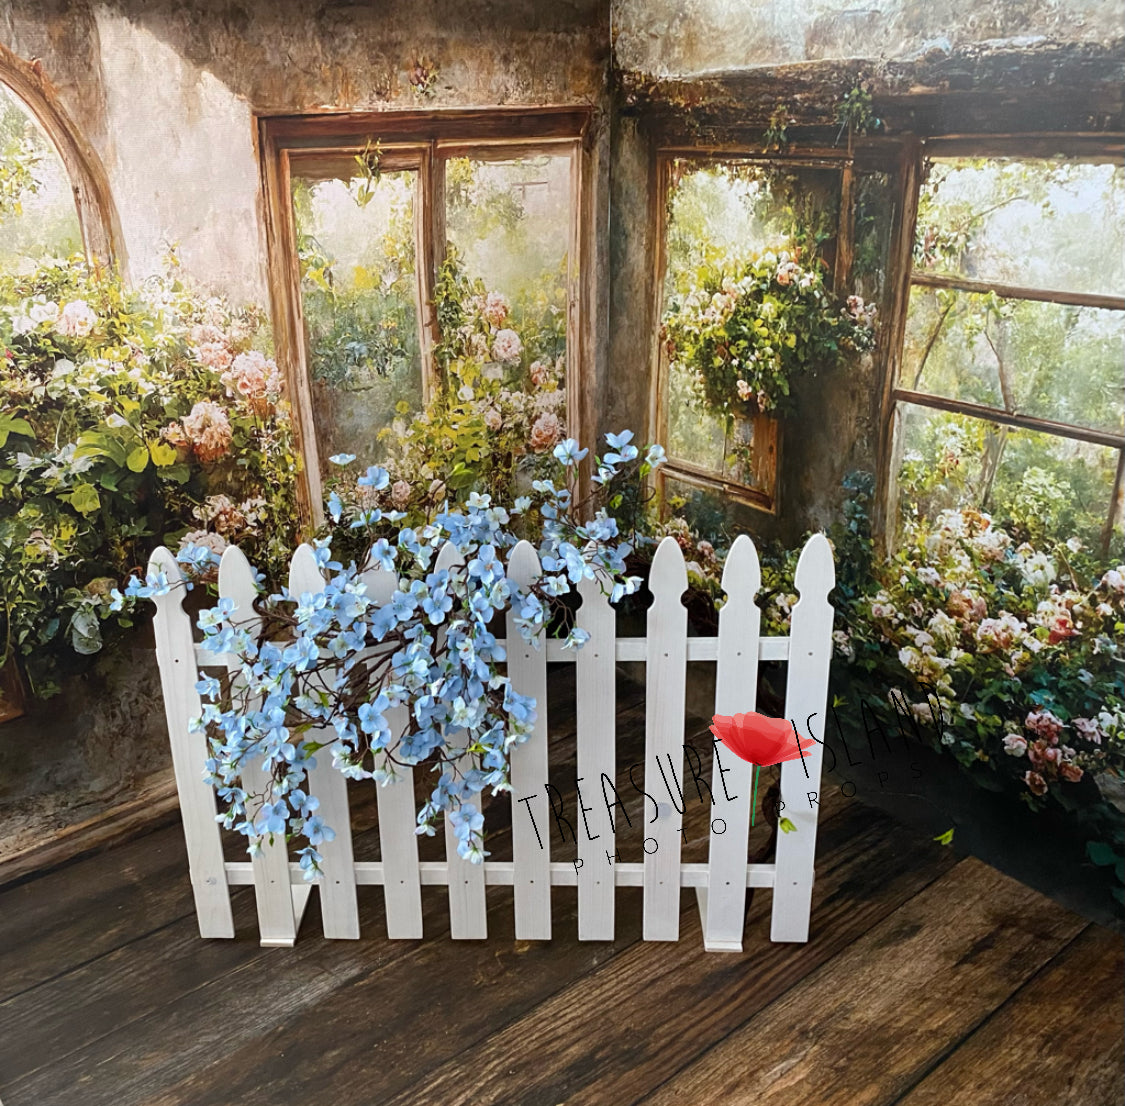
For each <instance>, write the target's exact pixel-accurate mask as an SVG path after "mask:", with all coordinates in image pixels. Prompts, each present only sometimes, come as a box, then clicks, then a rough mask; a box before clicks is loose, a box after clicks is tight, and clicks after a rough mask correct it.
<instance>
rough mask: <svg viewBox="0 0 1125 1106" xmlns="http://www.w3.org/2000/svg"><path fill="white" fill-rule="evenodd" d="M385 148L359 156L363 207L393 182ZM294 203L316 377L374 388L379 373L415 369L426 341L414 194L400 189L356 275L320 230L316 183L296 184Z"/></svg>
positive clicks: (352, 185)
mask: <svg viewBox="0 0 1125 1106" xmlns="http://www.w3.org/2000/svg"><path fill="white" fill-rule="evenodd" d="M368 145H369V146H370V144H368ZM377 149H378V147H376V150H375V151H372V150H370V149H369V148H368V149H366V150H365V151H364V153H362V154H357V155H356V157H355V161H356V163H357V175H356V176H355V177H354V178H352V180H350V181H349V183H348V191H349V192H350V194H351V197H352V199H353V200H354V201H355V203H356V205H357V206H358V207H359V208H361V209H362V208H366V207H367V206H368V204H370V203H371V201H372V200H373V199H374V198H375V195H376V189H377V188H378V186H379V184H380V182H382V181H384V180H385V179H386V178H385V177H384V176H383V174H381V172H380V171H379V161H378V153H377ZM293 201H294V207H295V209H296V216H297V218H296V222H297V257H298V262H299V265H300V271H301V282H302V286H303V288H302V290H303V295H304V298H303V307H304V315H305V322H306V325H307V326H308V331H309V339H310V341H309V349H310V354H311V357H310V360H311V364H310V366H309V369H310V374H311V376H312V379H313V380H314V381H323V382H324V383H326V384H328V385H330V386H332V387H337V388H345V389H355V388H362V387H364V386H365V385H369V382H370V380H371V378H372V377H390V376H396V375H402V374H403V373H405V372H409V371H413V370H414V369H415V366H416V363H417V355H418V339H417V314H416V310H415V306H414V300H415V288H414V241H413V225H412V204H411V197H410V193H409V191H408V190H406V189H397V190H396V191H395V192H394V193H393V195H392V199H391V204H390V209H389V212H388V219H387V223H386V229H385V230H384V232H383V234H382V235H380V236H379V237H378V240H377V242H376V243H374V245H373V248H372V249H371V250H370V251H369V256H368V257H367V258H366V263H365V264H357V265H354V266H353V267H352V268H351V270H350V272H340V271H339V270H340V265H339V263H338V261H337V260H336V259H335V258H334V257H332V256H331V255H330V254H329V252H328V251H327V250H325V249H324V247H323V246H322V245H321V243H320V241H319V239H318V237H317V235H316V230H315V227H316V219H315V217H314V214H313V206H312V186H311V185H310V184H309V182H307V181H302V180H298V181H295V182H294V186H293Z"/></svg>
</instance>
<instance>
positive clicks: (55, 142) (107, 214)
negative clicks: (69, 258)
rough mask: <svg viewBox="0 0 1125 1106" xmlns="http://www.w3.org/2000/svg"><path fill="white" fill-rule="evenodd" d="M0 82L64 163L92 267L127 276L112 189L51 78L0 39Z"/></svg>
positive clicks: (83, 243) (99, 162)
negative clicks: (105, 267)
mask: <svg viewBox="0 0 1125 1106" xmlns="http://www.w3.org/2000/svg"><path fill="white" fill-rule="evenodd" d="M0 84H3V85H4V86H5V87H6V88H7V89H9V90H10V91H11V93H12V94H13V95H14V96H15V97H16V99H18V100H19V101H20V102H21V103H22V104H23V106H24V107H25V108H26V109H27V110H28V111H29V112H30V113H31V115H32V116H33V117H34V119H35V120H36V121H37V122H38V123H39V125H40V126H41V127H42V128H43V130H44V131H45V132H46V134H47V138H48V140H49V141H50V143H51V145H52V146H53V147H54V149H55V152H56V153H57V154H58V156H59V159H60V160H61V161H62V163H63V168H64V169H65V170H66V174H67V177H68V178H69V181H70V189H71V198H72V199H73V201H74V206H75V209H76V210H77V213H78V226H79V229H80V230H81V232H82V245H83V248H84V249H85V251H86V256H87V258H88V259H89V261H90V262H91V264H93V265H94V266H98V265H100V264H108V265H116V266H117V268H118V270H119V271H120V272H121V274H122V275H123V276H125V275H126V258H125V256H124V253H123V251H122V250H121V248H120V243H121V242H122V241H123V239H122V236H121V226H120V223H119V221H118V218H117V209H116V207H115V206H114V203H113V193H112V192H111V191H110V188H109V178H108V177H107V176H106V172H105V169H104V167H103V166H102V163H101V160H100V159H99V158H98V155H97V153H96V152H95V151H94V148H93V147H92V146H91V145H90V144H89V143H88V142H86V141H85V139H83V137H82V135H81V132H80V131H79V130H78V128H77V127H76V126H75V124H74V122H73V121H72V120H71V118H70V116H69V115H68V114H67V113H66V111H65V109H64V108H63V106H62V104H61V103H60V102H59V98H58V96H57V94H56V93H55V89H54V87H53V86H52V84H51V82H50V81H49V80H48V79H47V77H45V76H44V75H43V72H42V70H41V69H40V68H39V66H38V65H33V64H30V63H28V62H26V61H24V60H23V58H21V57H20V56H19V55H18V54H14V53H13V52H12V51H11V50H9V49H8V48H7V47H6V46H4V45H3V43H0Z"/></svg>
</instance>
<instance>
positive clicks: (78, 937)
mask: <svg viewBox="0 0 1125 1106" xmlns="http://www.w3.org/2000/svg"><path fill="white" fill-rule="evenodd" d="M567 678H568V677H567V676H566V675H563V676H559V677H553V681H552V694H553V693H554V691H555V690H556V689H559V688H561V690H562V691H563V696H562V698H564V699H565V694H566V691H567V688H566V686H565V685H566V680H567ZM641 718H643V701H642V700H641V699H640V697H639V696H638V694H637V693H636V692H635V691H631V690H628V688H627V685H623V687H622V692H621V695H620V698H619V733H622V732H623V731H624V730H625V729H628V730H629V732H630V733H631V734H632V735H633V737H634V739H635V742H636V741H639V739H640V733H639V720H640V719H641ZM558 719H559V716H558V715H555V716H554V717H553V719H552V731H553V732H552V742H553V753H552V757H553V764H554V763H555V762H556V761H557V764H558V769H559V776H558V786H559V787H560V789H562V790H565V789H566V788H565V782H566V779H567V776H568V774H569V778H570V780H571V785H572V786H573V756H574V750H573V726H572V719H570V720H568V719H567V718H565V717H563V718H561V720H558ZM556 725H557V726H560V727H561V728H560V730H559V732H557V733H556V732H555V727H556ZM702 732H704V733H705V730H703V731H702ZM697 744H698V746H699V747H700V748H701V749H702V748H704V747H705V739H702V740H700V741H698V742H697ZM634 759H639V757H637V758H634ZM628 761H629V758H628V756H626V755H624V753H623V754H622V755H621V757H620V758H619V768H620V769H621V770H622V771H623V772H624V771H627V768H628ZM554 771H555V767H552V773H554ZM689 780H690V776H689ZM571 789H572V788H571ZM759 798H761V796H760V797H759ZM369 805H373V804H369ZM570 809H572V810H573V806H571V807H570ZM629 809H630V811H631V812H632V811H636V812H637V813H640V807H639V805H637V804H636V803H634V804H633V805H632V806H631V807H630V808H629ZM357 813H358V818H359V821H360V822H363V821H364V819H367V820H368V823H369V822H370V816H369V810H368V809H367V808H363V809H360V810H359V811H358V812H357ZM705 818H706V808H705V807H703V806H702V805H700V804H697V805H696V806H695V807H692V806H689V807H688V813H687V815H686V825H687V827H688V834H687V837H688V844H687V845H686V846H685V859H688V860H699V859H703V857H704V855H705V853H704V852H702V851H701V849H702V848H703V846H704V842H705V834H704V828H703V827H704V825H705V821H704V820H705ZM634 821H637V819H636V818H634ZM490 826H491V827H492V829H493V830H494V832H495V837H494V838H493V839H492V840H491V841H490V846H491V847H492V848H493V849H494V850H495V853H496V855H497V856H498V857H499V856H503V855H504V854H505V850H508V851H510V829H509V828H506V827H505V826H504V825H503V818H496V819H493V821H492V822H490ZM756 832H757V833H758V834H759V835H760V834H761V826H759V827H758V830H757V831H756ZM755 840H757V839H756V838H754V837H752V845H754V842H755ZM758 843H760V840H758ZM634 844H635V846H636V847H635V849H634V848H633V846H634ZM376 848H377V833H376V832H375V830H374V828H372V827H370V825H368V828H367V829H366V830H365V832H364V833H362V834H360V835H359V837H358V838H357V854H358V855H362V856H366V855H373V850H374V849H376ZM630 850H633V851H635V852H636V853H637V856H636V857H634V856H632V855H629V856H627V857H624V858H626V859H630V860H632V859H639V856H640V836H639V834H638V835H637V841H636V842H635V843H630V842H629V841H623V842H622V846H621V851H622V853H627V852H629V851H630ZM572 851H573V845H571V853H567V852H565V851H561V852H558V853H557V855H556V859H567V857H568V855H572ZM186 872H187V866H186V859H185V856H184V851H183V842H182V837H181V835H180V831H179V827H178V826H172V827H168V828H165V829H161V830H158V831H155V832H153V833H151V834H149V835H147V836H145V837H143V838H140V839H137V840H135V841H132V842H129V843H128V844H125V845H122V846H118V847H116V848H114V849H111V850H109V851H107V852H104V853H101V854H99V855H96V856H93V857H89V858H87V859H84V860H81V861H78V862H76V863H74V864H71V865H69V866H67V867H65V868H62V869H59V870H57V871H55V872H51V873H48V874H46V875H43V876H41V877H39V878H37V879H33V880H29V881H27V882H24V883H22V884H19V885H17V886H13V887H10V888H8V889H6V890H2V891H0V1099H2V1101H3V1103H4V1106H142V1104H143V1106H173V1104H182V1106H240V1104H246V1106H249V1104H255V1106H257V1104H262V1103H270V1104H272V1106H288V1104H290V1103H293V1104H296V1103H311V1104H314V1106H321V1104H325V1106H329V1104H331V1106H353V1104H354V1106H372V1104H380V1106H381V1104H383V1103H393V1104H395V1106H406V1104H416V1106H423V1104H424V1106H454V1104H457V1103H464V1104H469V1103H472V1104H474V1106H480V1104H484V1106H491V1104H493V1103H511V1104H513V1106H539V1104H542V1106H555V1104H557V1103H590V1104H608V1106H619V1104H620V1106H625V1104H632V1103H641V1102H644V1103H653V1104H657V1103H673V1102H675V1103H678V1104H688V1106H695V1104H700V1106H702V1104H707V1106H710V1104H712V1103H719V1104H736V1106H737V1104H740V1103H747V1104H749V1103H754V1104H758V1103H773V1102H777V1103H784V1104H785V1106H806V1104H807V1106H827V1104H835V1103H839V1104H848V1106H858V1104H871V1106H877V1104H891V1103H901V1104H903V1106H939V1104H940V1106H960V1104H962V1103H964V1104H967V1106H990V1104H993V1103H995V1104H1003V1106H1037V1104H1039V1103H1043V1104H1044V1106H1046V1104H1050V1106H1057V1104H1060V1103H1073V1104H1081V1106H1111V1104H1112V1106H1118V1104H1120V1103H1121V1102H1122V1101H1123V1100H1125V1080H1123V1074H1122V1065H1121V1044H1122V1034H1123V1030H1125V1025H1123V1013H1122V1003H1121V991H1122V971H1123V958H1122V943H1121V939H1120V937H1118V936H1116V935H1115V934H1113V933H1111V932H1110V931H1108V930H1105V929H1102V928H1100V927H1098V926H1095V925H1090V924H1087V923H1086V922H1085V921H1083V919H1081V918H1079V917H1077V916H1076V915H1074V914H1071V913H1069V912H1068V911H1066V910H1065V909H1063V908H1062V907H1060V906H1058V905H1056V904H1055V903H1053V902H1051V901H1050V900H1048V899H1046V898H1044V897H1043V896H1041V895H1039V894H1037V893H1036V892H1034V891H1031V890H1029V889H1027V888H1025V887H1023V886H1021V885H1020V884H1018V883H1016V882H1014V881H1012V880H1010V879H1008V878H1006V877H1005V876H1003V875H1001V874H1000V873H998V872H997V871H995V870H993V869H991V868H989V867H987V866H986V865H984V864H982V863H980V862H978V861H976V860H973V859H971V858H966V859H961V860H958V859H957V857H956V856H955V855H953V853H952V852H951V851H950V850H949V849H947V848H941V847H939V846H937V845H935V844H933V843H932V842H930V841H928V840H926V839H924V838H919V837H918V836H917V835H916V834H914V833H912V832H911V831H908V830H906V829H904V828H903V827H901V826H899V825H897V824H896V823H894V822H893V821H891V820H890V819H889V818H888V817H887V816H886V815H885V814H882V813H879V812H876V811H874V810H872V809H870V808H865V807H863V806H862V805H860V804H859V803H858V802H856V801H855V800H850V801H849V800H844V799H842V798H840V797H839V796H838V795H836V796H827V795H826V797H825V805H824V810H823V814H822V821H821V831H820V841H819V860H818V865H817V883H816V888H815V892H814V905H813V925H812V938H811V940H810V942H809V943H808V944H807V945H803V946H801V945H774V944H771V943H770V942H769V939H768V937H769V904H770V895H769V893H768V892H764V891H759V892H757V893H756V894H755V896H754V899H753V901H752V903H751V906H750V911H749V917H748V922H747V928H746V942H745V949H744V952H743V953H742V954H740V955H732V954H720V953H715V954H707V953H704V951H703V948H702V937H701V934H700V930H699V922H698V915H697V913H696V909H695V904H694V896H691V895H689V894H685V895H684V897H683V918H682V921H681V934H682V936H681V940H680V941H679V942H678V943H674V944H664V943H661V944H657V943H648V944H646V943H644V942H642V941H641V940H640V933H641V919H640V906H641V891H640V889H639V888H626V889H619V891H618V900H617V918H618V936H617V939H616V940H615V941H614V942H612V943H581V944H580V943H579V942H578V941H577V909H576V907H577V900H576V892H575V890H574V889H573V888H559V889H556V892H555V899H554V932H555V934H556V937H555V940H554V941H553V942H550V943H542V942H517V941H516V940H515V939H514V934H513V923H512V899H511V892H510V890H509V889H505V888H490V889H489V918H488V926H489V933H490V934H491V936H490V938H489V940H487V941H484V942H452V941H451V940H449V937H448V924H447V921H446V899H445V893H444V889H442V888H437V887H433V888H425V889H424V892H423V905H424V917H425V926H426V934H427V937H426V938H425V939H424V940H421V941H396V942H390V941H388V940H386V939H385V938H384V936H383V933H384V924H383V909H382V895H381V889H379V888H375V887H366V888H361V889H360V910H361V924H362V932H363V934H364V936H363V937H362V938H361V940H359V941H353V942H341V941H337V942H326V941H324V940H323V939H322V938H321V936H320V933H319V928H320V920H319V914H318V911H317V908H316V906H315V896H314V905H313V906H312V907H310V911H309V916H308V917H307V918H306V920H305V923H304V926H303V929H302V932H301V938H300V940H299V941H298V944H297V947H296V948H294V949H291V950H284V949H261V948H259V947H258V945H257V941H256V935H255V925H254V911H253V901H252V897H251V891H250V889H249V888H240V889H238V890H237V891H236V892H235V896H234V902H235V916H236V922H237V925H238V933H239V936H238V937H237V938H236V939H235V940H233V941H202V940H200V938H199V937H198V936H197V932H196V928H195V919H194V915H193V913H192V903H191V895H190V892H189V889H188V884H187V878H186Z"/></svg>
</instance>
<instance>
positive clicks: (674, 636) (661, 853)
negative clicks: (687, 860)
mask: <svg viewBox="0 0 1125 1106" xmlns="http://www.w3.org/2000/svg"><path fill="white" fill-rule="evenodd" d="M649 589H650V590H651V591H652V594H653V597H654V598H653V604H652V606H651V607H649V609H648V627H647V630H648V634H647V637H648V667H647V671H646V673H645V700H646V701H645V790H646V791H649V792H650V793H651V794H654V795H659V794H662V793H667V794H668V796H669V799H670V801H669V802H667V803H665V802H659V801H658V802H657V805H656V811H655V815H656V817H655V819H654V820H652V821H650V820H649V819H648V818H647V808H646V812H645V813H646V817H645V819H644V833H645V839H644V841H643V842H642V848H644V850H645V860H644V866H645V881H644V923H643V935H644V939H645V940H646V941H676V940H678V939H679V936H680V881H679V870H680V843H681V838H680V830H681V828H682V827H683V820H684V819H683V799H682V796H683V776H684V700H685V694H686V687H685V684H686V680H687V608H686V607H685V606H684V604H683V601H682V597H683V594H684V592H685V591H687V567H686V566H685V565H684V555H683V553H682V552H681V551H680V546H679V543H678V542H677V541H676V539H675V538H671V537H668V538H665V539H664V540H663V541H662V542H661V543H660V545H659V546H658V548H657V550H656V556H655V557H653V559H652V568H651V569H650V570H649ZM658 776H659V778H660V781H661V783H660V784H659V785H658V784H657V782H656V780H657V777H658ZM673 789H675V790H673ZM677 791H678V792H679V794H680V796H681V800H680V806H679V808H678V809H677V807H676V806H675V804H674V802H673V801H671V797H672V795H674V794H675V793H676V792H677ZM646 803H647V800H646ZM649 841H654V842H655V845H654V847H653V848H652V850H651V851H650V850H649V848H648V842H649Z"/></svg>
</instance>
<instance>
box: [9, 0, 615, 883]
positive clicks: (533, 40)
mask: <svg viewBox="0 0 1125 1106" xmlns="http://www.w3.org/2000/svg"><path fill="white" fill-rule="evenodd" d="M0 42H3V43H4V45H6V46H7V47H8V48H9V49H11V50H12V51H14V52H15V53H16V54H18V55H20V56H21V57H22V58H24V59H26V60H28V61H32V60H33V59H38V65H39V67H40V68H41V71H42V73H43V76H44V77H45V79H46V81H47V82H48V84H49V87H51V88H52V90H53V94H54V96H55V98H56V99H57V101H58V102H59V103H60V104H61V106H62V108H63V109H64V110H65V112H66V113H67V114H68V115H69V117H70V119H71V120H72V122H73V123H74V125H75V127H76V128H77V130H78V131H79V132H80V133H81V134H82V136H83V137H84V138H85V140H86V141H87V142H88V143H89V144H90V145H91V146H92V148H93V149H94V151H95V152H96V154H97V155H98V157H99V158H100V159H101V161H102V164H103V165H104V167H105V170H106V173H107V176H108V178H109V186H110V191H111V193H112V196H113V201H114V204H115V206H116V209H117V214H118V221H119V225H120V239H121V240H120V242H119V243H118V248H119V250H120V253H121V259H122V260H123V262H124V264H125V266H126V269H127V272H128V275H129V277H130V279H132V280H134V281H139V280H142V279H143V278H144V277H146V276H147V275H149V274H151V273H154V272H157V271H159V270H160V268H161V267H162V265H163V261H164V257H165V255H166V253H167V250H168V248H169V247H170V246H172V245H174V246H175V247H176V249H177V254H178V256H179V259H180V262H181V264H182V266H183V269H184V270H185V271H186V272H187V273H188V274H189V275H190V276H192V277H193V278H195V279H196V280H198V281H200V282H202V283H203V284H205V285H209V286H213V287H214V288H215V289H217V290H219V291H221V292H224V293H226V294H227V295H229V296H231V297H232V298H233V299H235V300H237V301H242V302H256V303H260V304H265V303H268V289H267V287H266V259H265V239H264V232H263V229H262V220H261V218H260V211H259V180H258V163H257V152H256V146H255V142H256V133H255V130H256V128H255V123H254V115H255V114H256V113H262V114H284V113H296V112H306V111H318V110H333V111H346V110H395V109H399V110H401V109H419V108H425V109H442V108H461V107H479V106H496V105H538V104H590V105H593V106H594V107H595V108H596V109H600V110H598V111H596V121H595V133H594V136H593V141H594V158H593V165H594V172H595V174H596V179H597V180H598V182H599V185H598V187H599V188H600V189H601V190H602V192H604V191H605V189H606V188H607V187H608V141H609V135H608V117H607V114H606V111H605V110H604V109H605V108H606V106H607V103H608V100H607V86H608V69H609V9H608V0H558V2H554V3H550V4H547V3H541V2H539V0H491V2H488V3H468V2H465V0H434V2H427V3H425V4H419V3H415V2H413V0H381V2H379V3H367V2H363V3H358V2H357V3H347V2H332V0H327V2H325V0H321V2H311V0H242V2H237V0H233V2H226V0H222V2H220V0H151V2H150V0H0ZM417 60H424V61H425V62H426V63H428V64H430V65H433V66H436V67H437V70H438V77H437V81H436V84H435V87H434V89H433V94H432V95H430V96H427V97H424V98H423V97H421V96H420V95H419V94H418V93H416V92H415V90H414V88H413V87H412V86H411V85H410V83H409V72H410V69H411V68H412V66H413V65H414V63H415V61H417ZM596 207H597V209H598V210H601V211H602V212H603V215H602V220H603V222H604V219H605V216H604V211H605V208H606V204H605V202H604V197H603V199H602V201H600V202H599V203H598V204H597V205H596ZM599 239H602V240H604V235H599ZM602 267H603V268H604V263H603V265H602ZM604 297H605V289H604V286H600V287H597V288H596V289H595V299H594V303H595V304H596V305H599V308H600V310H601V311H602V312H603V313H604V310H605V309H604V302H605V301H604ZM603 375H604V374H603ZM134 644H135V648H129V649H127V650H125V651H124V652H121V653H120V654H117V655H112V656H108V655H107V656H105V657H103V658H101V660H100V662H99V665H98V668H97V669H96V670H95V671H93V672H91V673H89V674H88V675H87V676H85V677H82V678H80V679H75V680H73V681H70V682H69V683H68V684H67V686H66V688H65V689H64V692H63V694H62V696H60V697H59V698H58V699H54V700H51V701H48V702H47V703H43V704H32V705H31V707H30V708H29V711H28V713H27V715H25V717H23V718H21V719H18V720H15V721H12V722H9V723H7V724H5V725H3V726H0V862H3V860H4V859H5V858H6V857H10V856H11V855H12V854H13V853H15V852H16V851H17V850H21V849H23V848H24V847H26V846H28V845H31V844H33V843H35V842H36V841H39V840H42V839H43V838H44V837H46V836H49V835H50V834H52V833H54V832H56V831H58V830H62V829H65V828H66V827H67V826H69V825H72V824H74V823H77V822H80V821H83V820H85V819H89V818H93V817H97V816H98V815H99V813H101V812H103V811H105V810H107V809H108V808H110V807H113V806H114V805H115V804H119V803H120V802H122V801H123V800H127V799H131V798H134V797H135V796H136V795H138V794H142V793H145V792H148V791H151V790H152V788H153V787H154V786H159V784H160V783H161V782H167V781H168V780H170V767H169V758H168V754H167V751H166V731H165V728H164V721H163V716H162V707H161V703H160V697H159V693H158V687H159V684H158V681H157V676H156V669H155V664H154V661H153V656H152V652H151V642H150V640H149V637H148V635H145V636H144V637H141V636H140V635H138V639H137V641H136V642H135V643H134Z"/></svg>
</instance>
